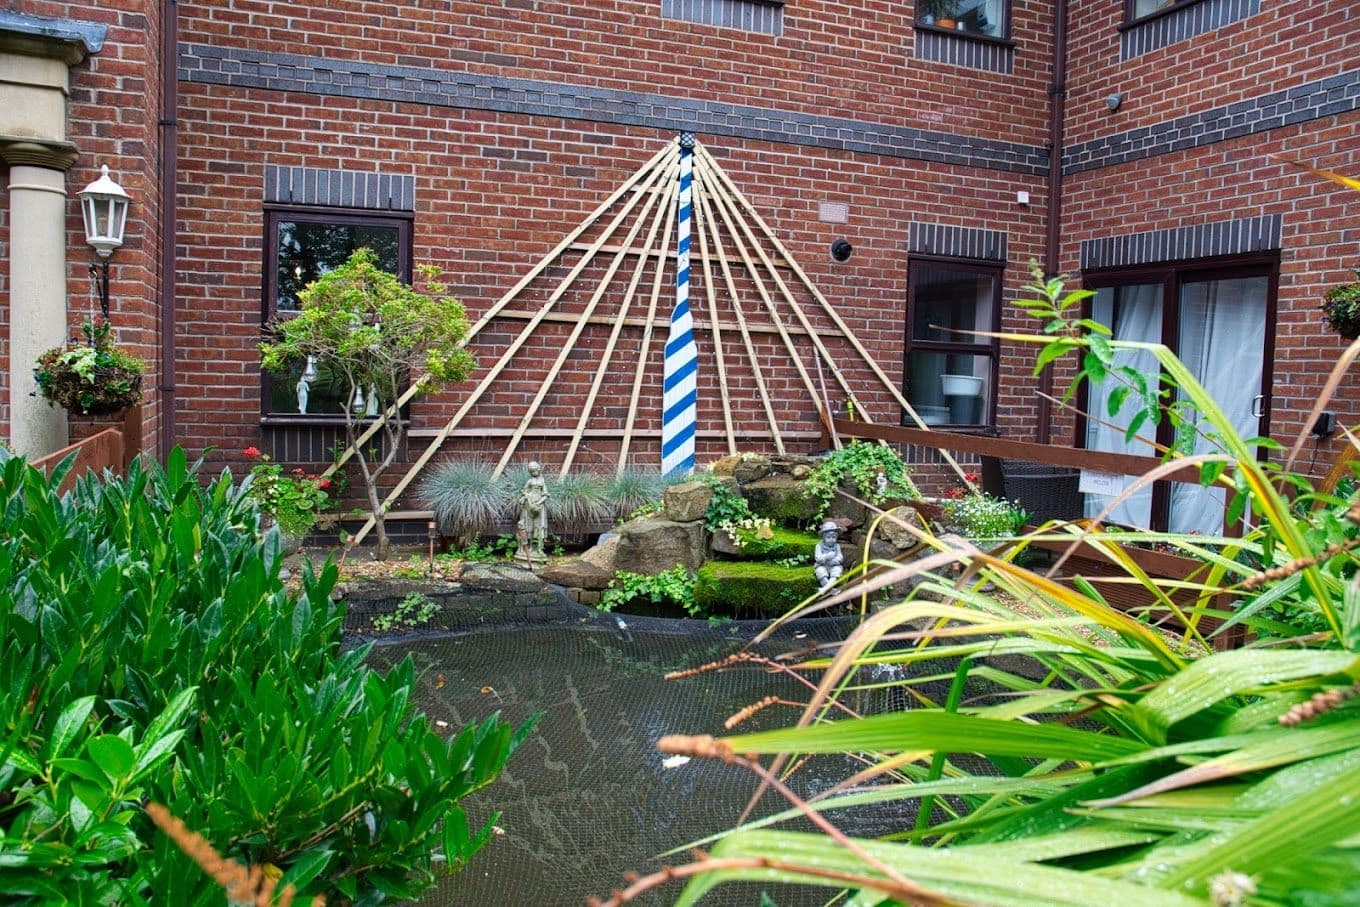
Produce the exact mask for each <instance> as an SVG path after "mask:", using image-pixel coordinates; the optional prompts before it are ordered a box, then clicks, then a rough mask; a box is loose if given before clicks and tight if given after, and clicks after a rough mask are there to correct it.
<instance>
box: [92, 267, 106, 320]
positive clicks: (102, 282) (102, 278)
mask: <svg viewBox="0 0 1360 907" xmlns="http://www.w3.org/2000/svg"><path fill="white" fill-rule="evenodd" d="M90 277H91V278H92V279H94V280H97V281H98V282H99V311H100V312H101V313H102V314H103V315H104V320H105V321H108V320H109V260H108V259H107V258H100V259H98V260H97V261H92V262H90Z"/></svg>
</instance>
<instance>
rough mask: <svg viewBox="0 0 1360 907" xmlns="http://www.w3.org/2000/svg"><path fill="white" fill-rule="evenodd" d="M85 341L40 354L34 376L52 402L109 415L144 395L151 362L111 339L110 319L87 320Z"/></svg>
mask: <svg viewBox="0 0 1360 907" xmlns="http://www.w3.org/2000/svg"><path fill="white" fill-rule="evenodd" d="M81 331H82V333H83V334H84V335H85V342H84V343H69V344H66V345H65V346H58V347H53V348H52V349H50V350H48V351H47V352H45V353H43V354H42V355H41V356H39V357H38V364H37V367H36V368H34V370H33V377H34V378H35V379H36V380H37V382H38V390H39V391H40V392H41V393H42V396H43V399H45V400H47V401H48V402H49V403H54V404H56V405H58V406H62V407H65V408H66V410H67V411H69V412H70V413H72V414H74V415H81V416H106V415H109V414H111V413H117V412H122V411H123V410H125V409H127V408H128V407H129V406H132V405H134V404H136V403H137V402H138V401H140V400H141V399H142V373H143V372H144V371H145V366H144V365H143V364H142V361H141V360H140V359H138V358H137V357H136V356H132V355H130V354H128V353H125V352H123V351H122V350H120V349H118V348H117V347H116V346H114V345H113V343H112V342H111V340H110V338H109V331H110V327H109V323H108V322H107V321H92V320H91V319H89V318H87V319H85V323H84V324H83V325H82V326H81Z"/></svg>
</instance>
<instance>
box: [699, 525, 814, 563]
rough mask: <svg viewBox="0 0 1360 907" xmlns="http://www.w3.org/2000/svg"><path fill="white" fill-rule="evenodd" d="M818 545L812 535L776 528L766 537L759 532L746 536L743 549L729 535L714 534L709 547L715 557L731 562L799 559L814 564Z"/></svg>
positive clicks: (781, 527) (747, 533)
mask: <svg viewBox="0 0 1360 907" xmlns="http://www.w3.org/2000/svg"><path fill="white" fill-rule="evenodd" d="M817 541H818V538H817V536H815V535H813V534H812V533H810V532H801V531H799V530H797V529H788V528H785V527H783V526H773V527H771V528H770V530H769V531H768V532H767V533H765V534H764V536H763V537H762V534H761V533H758V532H745V533H743V534H742V544H740V545H739V544H737V540H736V539H733V538H732V536H730V535H728V534H727V533H726V532H715V533H714V534H713V538H712V539H711V540H710V542H709V545H710V547H711V548H712V549H713V553H714V554H715V555H718V556H721V557H726V558H730V559H732V560H738V561H778V560H784V559H787V558H794V557H796V558H802V559H803V560H805V561H807V562H808V563H809V564H811V563H812V553H813V549H815V548H816V547H817Z"/></svg>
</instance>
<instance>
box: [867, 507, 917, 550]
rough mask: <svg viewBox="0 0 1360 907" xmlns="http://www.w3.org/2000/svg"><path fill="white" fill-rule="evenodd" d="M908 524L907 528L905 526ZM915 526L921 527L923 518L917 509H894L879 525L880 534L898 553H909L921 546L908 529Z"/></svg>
mask: <svg viewBox="0 0 1360 907" xmlns="http://www.w3.org/2000/svg"><path fill="white" fill-rule="evenodd" d="M904 523H905V524H906V525H905V526H904V525H903V524H904ZM907 526H914V527H916V528H917V529H920V528H922V527H921V517H920V515H919V514H918V513H917V511H916V508H915V507H907V506H902V507H894V508H893V509H892V510H889V511H888V513H887V515H886V516H885V517H883V521H882V522H881V523H879V524H878V534H879V536H881V537H882V538H883V539H884V540H885V541H887V542H890V543H891V544H892V546H893V547H894V548H896V549H897V550H898V551H908V550H910V549H912V548H915V547H916V546H917V545H919V544H921V542H920V541H918V540H917V538H916V536H914V535H912V534H911V532H910V531H909V530H908V529H907V528H906V527H907Z"/></svg>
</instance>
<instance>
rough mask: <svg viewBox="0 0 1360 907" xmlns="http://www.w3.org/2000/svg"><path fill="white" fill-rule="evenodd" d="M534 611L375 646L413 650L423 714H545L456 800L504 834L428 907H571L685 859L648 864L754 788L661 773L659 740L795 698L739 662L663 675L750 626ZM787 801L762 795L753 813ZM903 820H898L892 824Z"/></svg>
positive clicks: (739, 641) (802, 785)
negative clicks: (496, 769)
mask: <svg viewBox="0 0 1360 907" xmlns="http://www.w3.org/2000/svg"><path fill="white" fill-rule="evenodd" d="M544 616H545V615H544V611H543V609H538V610H537V612H536V617H538V618H540V619H539V620H537V621H534V622H528V621H526V622H525V623H523V624H520V625H518V626H502V627H499V628H493V629H481V630H477V631H474V632H466V633H456V632H455V633H444V634H441V635H438V636H434V637H425V638H418V639H407V640H404V641H400V642H393V643H384V644H380V645H378V646H377V647H375V649H374V650H373V653H372V655H371V656H370V661H371V662H373V663H374V664H375V665H376V666H378V667H386V666H387V665H390V664H393V663H395V662H396V661H398V660H400V659H401V658H404V657H405V656H406V655H407V654H408V653H409V654H411V655H412V656H413V657H414V658H415V660H416V664H417V666H418V667H419V668H420V669H423V670H424V671H425V674H424V678H423V681H422V687H421V693H420V694H419V696H420V703H419V705H420V707H421V708H422V709H424V710H425V711H426V712H427V713H428V714H430V715H431V716H432V717H433V718H434V719H436V720H439V721H446V722H448V723H449V725H450V726H451V728H458V727H460V726H461V725H462V724H464V723H465V722H467V721H470V720H473V719H475V718H478V717H481V716H484V715H487V714H489V713H490V712H493V711H496V710H498V709H499V710H500V711H501V712H502V713H503V714H504V716H505V717H506V718H508V719H509V720H511V721H515V722H518V721H522V720H523V719H524V718H526V717H527V716H529V715H532V714H535V713H542V718H541V720H540V721H539V723H538V725H537V727H536V729H535V731H534V733H533V735H532V736H531V737H530V738H529V739H528V740H527V741H526V742H525V744H524V745H523V747H522V748H521V749H520V750H519V752H517V753H516V754H515V756H514V757H513V759H512V760H511V762H510V764H509V766H508V767H507V769H506V770H505V771H504V773H503V774H502V776H501V778H500V779H499V780H498V781H497V782H496V783H495V784H494V785H492V786H491V787H489V788H487V789H486V790H484V791H481V792H479V793H478V794H477V795H476V796H475V797H474V798H473V802H471V803H470V804H468V805H469V807H470V811H471V812H472V813H473V817H474V818H484V817H485V816H486V815H487V814H488V811H489V810H491V809H499V810H501V811H502V812H503V815H502V816H501V818H500V819H499V821H498V822H497V825H498V827H499V828H500V829H502V830H503V834H497V835H496V836H495V837H493V839H492V841H491V842H490V844H488V846H487V847H486V848H485V849H484V850H483V851H482V852H481V853H479V854H478V855H477V856H476V857H475V858H474V859H473V861H472V862H471V864H470V865H469V866H468V868H467V869H465V870H464V871H463V872H462V873H460V874H458V875H456V876H454V877H452V878H450V879H447V880H445V881H444V882H443V883H442V884H441V886H440V887H439V889H438V890H437V891H436V892H434V893H433V894H432V895H431V896H429V897H428V898H427V899H426V901H425V903H426V904H431V905H434V904H466V905H521V904H522V905H526V907H527V905H536V907H542V905H559V904H564V905H570V904H584V903H585V899H586V897H587V896H589V895H591V894H597V895H601V896H605V895H607V894H608V893H609V891H610V890H611V889H613V888H615V887H619V886H621V885H622V874H623V873H624V872H627V871H629V870H635V871H639V872H643V873H646V872H649V871H651V870H654V869H656V868H659V867H660V866H661V865H663V863H664V862H672V863H676V862H684V861H685V860H686V856H685V855H684V854H680V855H677V856H674V857H671V858H669V860H668V861H664V860H662V859H659V858H658V854H660V853H661V852H663V851H665V850H668V849H670V848H673V847H678V846H682V845H685V844H687V843H689V842H692V841H694V840H696V839H698V838H700V837H702V836H705V835H708V834H711V833H714V832H718V831H722V830H724V829H727V828H730V827H731V826H732V825H733V824H734V822H735V821H736V819H737V816H738V815H739V814H740V812H741V810H742V809H743V807H744V806H745V805H746V803H747V801H748V799H749V797H750V795H751V793H752V792H753V790H754V789H755V786H756V782H755V779H754V776H752V775H751V774H750V773H749V772H747V771H746V770H744V769H741V768H738V767H734V766H727V765H723V764H721V763H717V762H712V761H708V760H700V759H694V760H691V761H689V762H687V763H685V764H683V765H678V766H675V767H667V765H666V763H665V762H663V758H664V757H663V756H662V754H660V753H658V752H657V750H656V748H655V742H656V740H657V739H658V738H659V737H661V736H662V735H664V734H671V733H687V734H699V733H711V734H715V735H717V734H722V733H724V731H723V721H724V720H725V719H726V718H727V717H728V716H730V715H731V714H733V713H734V712H736V711H738V710H740V709H741V708H743V707H745V706H747V705H750V704H752V703H753V702H756V701H757V700H759V699H761V698H762V697H764V696H767V695H771V694H775V695H780V696H783V697H786V698H789V699H794V700H799V701H801V700H804V699H805V698H806V689H805V688H804V687H801V686H800V685H798V684H797V682H796V681H794V680H792V679H791V678H789V677H788V676H787V675H786V674H783V673H770V672H768V671H766V670H763V669H758V668H752V667H749V666H748V667H743V668H738V669H734V670H727V671H722V672H709V673H705V674H701V675H699V676H695V677H690V678H686V679H682V680H674V681H667V680H664V679H663V675H664V674H665V673H666V672H668V671H671V670H676V669H680V668H687V667H694V666H698V665H702V664H706V663H708V662H711V661H714V660H717V659H721V658H723V657H725V656H727V655H729V654H731V653H733V652H735V651H738V650H739V649H740V648H741V647H742V646H743V645H744V642H745V639H747V638H749V636H750V634H751V633H752V632H754V630H755V629H756V628H758V626H759V625H745V626H743V625H737V624H727V625H723V626H717V625H710V624H708V623H705V622H702V621H692V620H691V621H676V620H660V619H651V618H634V617H624V618H622V619H623V621H624V622H625V624H626V626H625V627H624V628H622V629H621V628H620V627H619V626H617V624H616V619H615V618H613V617H611V616H609V615H601V614H599V613H598V612H595V611H592V610H590V609H587V608H581V607H579V606H574V605H562V606H560V607H556V608H553V609H551V615H550V619H549V620H542V619H541V618H543V617H544ZM845 629H846V627H845V625H844V623H843V622H840V623H838V622H830V621H818V622H816V624H815V626H811V625H810V626H808V627H800V628H799V629H798V630H796V631H790V633H788V634H786V635H784V636H782V637H779V638H778V639H776V640H774V641H773V642H771V643H768V644H765V645H764V646H763V647H762V653H763V654H767V655H775V654H779V653H782V652H787V651H791V650H794V649H800V648H803V647H805V646H807V645H808V643H809V642H810V641H811V637H812V636H813V635H815V633H816V632H821V633H822V634H823V635H824V636H827V635H829V636H830V638H837V635H838V634H840V633H843V632H844V631H845ZM796 716H797V712H796V710H794V709H793V708H789V707H778V706H776V707H774V708H771V709H766V710H765V711H764V712H763V713H761V714H760V715H758V716H756V718H755V719H753V720H752V721H750V722H748V723H747V724H746V725H744V727H749V728H751V729H757V728H761V727H774V726H781V725H786V724H788V723H791V722H792V721H793V720H795V718H796ZM850 771H851V769H850V767H849V766H848V765H847V762H846V760H844V759H841V758H839V757H837V758H828V759H826V760H824V761H823V762H821V763H819V764H813V765H810V766H808V767H807V768H805V769H804V770H802V771H801V772H800V773H799V775H798V776H797V777H796V780H795V783H794V787H795V789H796V790H797V791H798V792H799V794H800V795H803V796H807V795H809V794H811V793H815V792H817V791H819V790H825V789H826V788H827V787H829V786H830V785H832V784H834V783H835V781H836V780H838V779H840V778H844V777H845V776H846V775H847V774H849V773H850ZM785 805H786V804H785V803H784V802H783V801H782V800H781V799H779V798H777V797H776V796H773V795H770V796H767V797H766V799H765V800H764V801H763V802H762V804H761V808H760V810H759V811H758V813H759V814H768V813H771V812H775V811H777V810H779V809H782V808H784V807H785ZM859 818H860V822H861V826H862V827H858V828H851V829H850V830H852V831H856V832H859V833H865V834H869V833H873V831H874V830H875V829H874V828H873V827H872V825H873V823H874V822H875V821H876V820H874V818H873V817H859ZM884 818H886V817H884ZM903 821H904V817H903V816H902V815H900V814H899V815H897V816H896V817H895V818H894V821H893V824H894V825H897V826H898V827H900V824H901V823H902V822H903ZM865 823H868V824H865ZM841 824H842V826H843V827H844V822H843V821H842V822H841ZM879 824H881V821H880V822H879ZM679 890H680V889H679V886H678V884H673V885H671V886H668V887H666V888H663V889H661V890H660V892H659V893H657V897H655V898H653V899H651V900H643V901H641V902H639V903H654V904H659V903H670V902H672V901H673V900H674V898H675V896H676V894H677V893H678V892H679ZM761 890H762V889H761V888H759V887H753V888H751V889H749V890H745V891H738V889H736V888H721V889H719V890H718V892H715V894H714V895H712V896H711V898H712V899H713V900H712V902H713V903H741V904H751V905H754V904H757V903H759V901H760V892H761ZM764 890H766V891H767V892H768V893H769V894H770V896H771V897H772V898H773V899H774V900H775V902H776V903H777V904H779V905H780V907H785V905H790V904H820V903H824V902H825V896H822V897H818V896H816V895H814V894H812V893H810V892H799V891H793V890H791V889H782V890H780V889H777V888H774V887H767V888H765V889H764ZM732 898H734V900H731V899H732Z"/></svg>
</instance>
